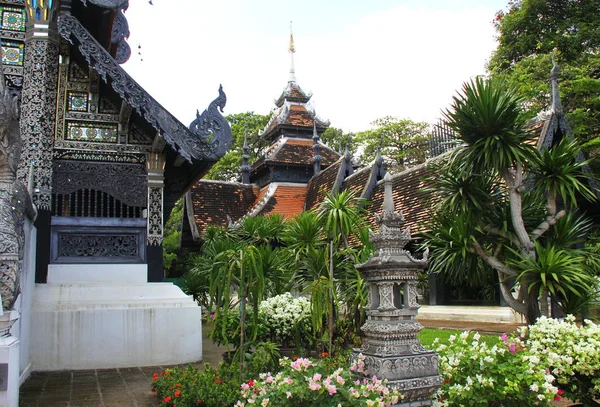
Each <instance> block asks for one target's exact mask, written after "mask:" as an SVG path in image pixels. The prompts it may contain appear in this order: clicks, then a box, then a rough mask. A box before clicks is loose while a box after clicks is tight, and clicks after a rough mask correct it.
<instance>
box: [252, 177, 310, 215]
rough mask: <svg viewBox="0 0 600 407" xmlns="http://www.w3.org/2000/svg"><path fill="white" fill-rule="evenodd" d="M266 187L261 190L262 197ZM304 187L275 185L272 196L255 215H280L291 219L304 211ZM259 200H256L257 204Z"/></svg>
mask: <svg viewBox="0 0 600 407" xmlns="http://www.w3.org/2000/svg"><path fill="white" fill-rule="evenodd" d="M267 189H268V187H265V188H263V190H262V191H261V195H263V196H264V193H266V190H267ZM306 191H307V188H306V185H297V186H296V185H285V184H282V185H277V189H276V190H275V193H274V194H273V196H272V197H271V198H270V199H269V200H268V201H267V202H266V203H265V205H264V206H263V209H262V210H261V211H260V212H259V213H258V214H257V215H271V214H274V213H277V214H280V215H282V216H283V217H284V218H285V219H291V218H293V217H294V216H296V215H299V214H301V213H302V212H303V211H304V200H305V199H306ZM258 201H260V199H258V200H257V202H258Z"/></svg>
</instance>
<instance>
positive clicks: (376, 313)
mask: <svg viewBox="0 0 600 407" xmlns="http://www.w3.org/2000/svg"><path fill="white" fill-rule="evenodd" d="M384 185H385V192H384V193H385V195H384V200H383V212H382V213H381V214H379V215H376V222H377V223H378V224H379V231H378V233H377V234H373V233H372V234H371V242H372V243H373V244H374V245H375V247H376V251H375V253H374V254H373V256H371V258H370V259H369V260H368V261H367V262H365V263H363V264H359V265H357V266H356V268H357V269H358V270H359V271H360V272H361V274H362V275H363V277H364V278H365V280H367V287H368V290H369V302H368V304H367V307H366V312H367V321H366V323H365V324H364V325H363V326H362V328H361V329H362V330H363V332H364V333H365V336H366V340H365V342H364V344H363V345H362V346H361V347H360V348H358V349H354V352H353V354H352V358H353V359H354V358H357V357H358V356H359V354H362V355H363V356H364V358H365V359H364V363H365V368H366V370H367V372H368V374H369V375H370V376H371V377H372V376H377V378H379V379H387V380H388V386H390V387H395V388H397V389H398V390H399V391H400V392H401V393H402V394H403V396H404V398H403V399H402V400H401V402H400V404H397V406H405V407H408V406H410V407H417V406H429V405H431V403H432V401H431V397H432V395H433V393H435V391H436V390H437V388H438V387H439V386H440V385H441V383H442V377H441V376H440V375H439V369H438V355H437V354H436V353H435V352H433V351H429V350H426V349H425V348H424V347H423V345H421V343H420V342H419V339H418V338H417V335H418V333H419V331H421V329H423V326H422V325H421V324H419V322H418V321H417V314H418V311H419V304H418V302H417V279H418V275H419V273H420V272H422V271H423V269H424V268H425V266H426V264H427V254H428V253H427V252H425V254H424V256H423V259H416V258H414V257H413V256H412V255H411V254H410V252H409V251H408V250H406V249H405V248H404V247H405V246H406V244H407V243H408V242H409V241H410V240H411V236H410V229H409V228H406V229H404V230H402V225H403V224H404V216H403V215H402V213H398V212H396V211H395V210H394V199H393V196H392V177H391V176H390V175H389V173H388V174H386V175H385V177H384Z"/></svg>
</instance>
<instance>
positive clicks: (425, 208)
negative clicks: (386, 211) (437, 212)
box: [367, 162, 435, 236]
mask: <svg viewBox="0 0 600 407" xmlns="http://www.w3.org/2000/svg"><path fill="white" fill-rule="evenodd" d="M428 163H429V162H427V163H425V164H421V165H418V166H416V167H413V168H411V169H408V170H406V171H402V172H401V173H399V174H396V175H394V176H393V177H392V182H393V184H392V185H393V192H392V194H393V196H394V205H395V208H396V211H402V213H403V214H404V220H405V224H404V225H405V227H406V226H410V230H411V232H412V233H413V236H414V235H415V234H416V233H418V232H422V231H424V230H425V220H426V219H428V218H429V217H430V215H431V213H432V210H433V206H434V202H432V201H434V200H435V196H432V195H426V193H424V192H423V191H422V189H423V188H424V187H425V186H426V182H425V181H423V177H425V176H426V175H428V171H429V165H428ZM370 200H371V205H370V206H369V207H367V210H368V212H369V214H368V219H369V223H371V225H372V227H374V228H375V214H378V213H381V211H382V206H383V181H380V182H379V183H378V184H377V186H376V187H375V189H374V191H373V194H372V196H371V199H370Z"/></svg>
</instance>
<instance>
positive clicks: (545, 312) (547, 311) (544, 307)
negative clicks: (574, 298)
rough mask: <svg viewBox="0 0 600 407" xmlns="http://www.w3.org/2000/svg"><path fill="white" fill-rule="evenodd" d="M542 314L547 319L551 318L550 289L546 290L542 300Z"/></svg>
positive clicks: (543, 292)
mask: <svg viewBox="0 0 600 407" xmlns="http://www.w3.org/2000/svg"><path fill="white" fill-rule="evenodd" d="M540 313H541V314H542V315H543V316H545V317H550V316H551V315H550V309H549V308H548V289H547V288H544V290H543V291H542V295H541V298H540Z"/></svg>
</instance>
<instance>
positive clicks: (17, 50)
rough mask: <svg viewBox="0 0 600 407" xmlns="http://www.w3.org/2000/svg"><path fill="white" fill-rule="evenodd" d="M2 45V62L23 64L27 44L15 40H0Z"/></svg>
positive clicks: (5, 63)
mask: <svg viewBox="0 0 600 407" xmlns="http://www.w3.org/2000/svg"><path fill="white" fill-rule="evenodd" d="M0 46H1V47H2V51H3V52H2V64H4V65H17V66H23V54H24V50H25V44H18V43H15V42H8V41H0Z"/></svg>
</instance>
